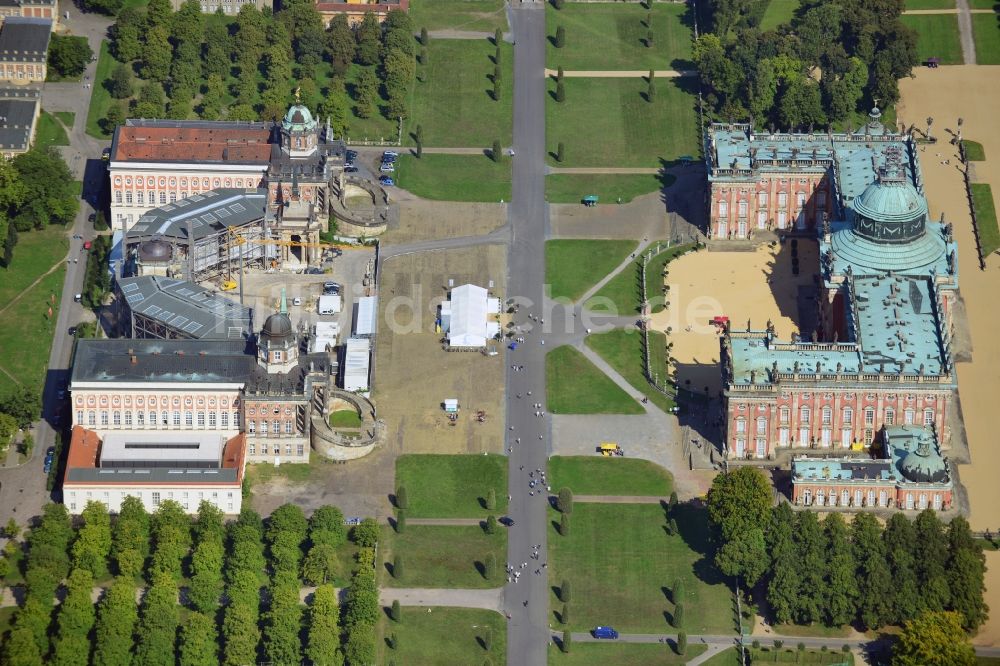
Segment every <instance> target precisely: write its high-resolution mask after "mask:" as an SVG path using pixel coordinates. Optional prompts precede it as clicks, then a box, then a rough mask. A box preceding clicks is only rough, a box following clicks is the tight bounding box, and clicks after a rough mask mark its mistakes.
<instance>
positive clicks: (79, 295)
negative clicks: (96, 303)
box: [73, 294, 83, 303]
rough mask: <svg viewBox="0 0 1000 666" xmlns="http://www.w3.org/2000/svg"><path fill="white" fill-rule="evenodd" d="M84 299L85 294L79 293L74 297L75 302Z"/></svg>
mask: <svg viewBox="0 0 1000 666" xmlns="http://www.w3.org/2000/svg"><path fill="white" fill-rule="evenodd" d="M82 300H83V294H77V295H76V296H74V297H73V301H74V302H75V303H79V302H80V301H82Z"/></svg>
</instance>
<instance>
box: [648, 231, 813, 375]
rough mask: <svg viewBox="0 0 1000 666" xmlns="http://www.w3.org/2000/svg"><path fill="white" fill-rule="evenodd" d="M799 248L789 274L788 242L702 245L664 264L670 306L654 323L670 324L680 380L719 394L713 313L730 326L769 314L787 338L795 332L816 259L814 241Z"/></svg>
mask: <svg viewBox="0 0 1000 666" xmlns="http://www.w3.org/2000/svg"><path fill="white" fill-rule="evenodd" d="M798 248H799V249H798V254H799V266H800V268H801V272H800V274H799V275H793V274H792V253H791V246H790V245H789V243H785V244H784V245H775V246H774V247H771V246H770V245H761V246H760V247H758V248H757V249H756V251H754V252H709V251H707V250H702V251H700V252H692V253H689V254H686V255H684V256H682V257H679V258H677V259H675V260H674V261H672V262H670V263H669V264H667V268H668V269H669V271H670V274H669V276H668V277H667V284H668V285H669V286H670V292H669V295H668V299H667V300H668V302H669V303H670V306H669V307H668V308H667V309H665V310H663V311H662V312H659V313H656V314H654V315H653V317H652V327H653V328H654V329H655V330H657V331H666V329H667V328H668V327H669V328H671V329H672V332H671V333H670V340H671V341H673V343H674V348H673V352H672V354H673V356H674V357H675V358H676V359H677V379H678V380H679V382H680V384H681V385H682V386H690V387H691V388H692V390H696V391H702V390H703V387H705V386H708V387H709V394H710V395H718V392H719V389H720V388H721V376H720V373H719V365H718V363H719V334H718V331H717V330H716V328H715V327H714V326H712V325H711V324H709V320H710V319H712V317H715V316H717V315H725V316H727V317H729V318H730V321H731V322H732V327H733V328H734V329H745V328H746V326H747V320H748V319H749V320H750V325H751V327H752V328H753V329H755V330H763V329H764V328H765V327H766V326H767V320H768V319H770V320H771V321H772V322H773V323H774V327H775V329H776V330H777V334H778V337H779V338H781V339H786V340H787V339H789V338H790V337H791V335H792V333H796V332H798V330H799V321H798V316H799V314H798V305H797V294H798V289H799V287H800V286H803V285H810V284H812V276H813V273H814V270H815V267H816V265H817V263H816V262H817V257H816V251H817V250H816V243H814V242H811V241H801V240H800V241H799V244H798ZM688 381H690V384H688V383H687V382H688Z"/></svg>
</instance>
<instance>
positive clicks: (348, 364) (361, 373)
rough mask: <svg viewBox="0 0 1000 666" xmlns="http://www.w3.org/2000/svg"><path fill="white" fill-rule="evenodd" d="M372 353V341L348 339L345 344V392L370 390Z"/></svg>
mask: <svg viewBox="0 0 1000 666" xmlns="http://www.w3.org/2000/svg"><path fill="white" fill-rule="evenodd" d="M370 351H371V341H370V340H368V338H348V339H347V342H346V343H345V344H344V390H345V391H361V390H365V389H367V388H368V366H369V363H370V359H371V354H370Z"/></svg>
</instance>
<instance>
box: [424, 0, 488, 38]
mask: <svg viewBox="0 0 1000 666" xmlns="http://www.w3.org/2000/svg"><path fill="white" fill-rule="evenodd" d="M410 18H411V19H412V20H413V25H414V27H415V28H416V29H417V30H420V29H421V28H427V29H428V30H476V31H484V32H493V31H494V30H496V29H497V28H500V29H501V30H506V29H507V12H506V11H505V6H504V2H503V0H413V1H412V2H411V3H410ZM433 41H434V38H433V37H432V38H431V43H433Z"/></svg>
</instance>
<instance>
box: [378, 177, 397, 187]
mask: <svg viewBox="0 0 1000 666" xmlns="http://www.w3.org/2000/svg"><path fill="white" fill-rule="evenodd" d="M378 182H379V185H384V186H385V187H392V186H393V185H395V184H396V183H395V182H394V181H393V180H392V178H389V176H382V177H380V178H379V179H378Z"/></svg>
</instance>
